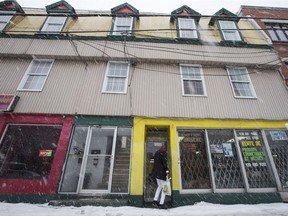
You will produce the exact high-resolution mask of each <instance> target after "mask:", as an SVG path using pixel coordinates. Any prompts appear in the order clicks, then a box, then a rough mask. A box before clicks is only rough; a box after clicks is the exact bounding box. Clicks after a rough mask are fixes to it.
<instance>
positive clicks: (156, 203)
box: [152, 200, 159, 208]
mask: <svg viewBox="0 0 288 216" xmlns="http://www.w3.org/2000/svg"><path fill="white" fill-rule="evenodd" d="M152 206H153V207H154V208H158V207H159V202H158V201H156V200H154V201H153V203H152Z"/></svg>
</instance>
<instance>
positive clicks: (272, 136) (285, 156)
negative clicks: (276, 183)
mask: <svg viewBox="0 0 288 216" xmlns="http://www.w3.org/2000/svg"><path fill="white" fill-rule="evenodd" d="M265 134H266V138H267V141H268V144H269V147H270V150H271V153H272V156H273V160H274V163H275V166H276V169H277V172H278V175H279V178H280V182H281V185H282V187H283V188H288V131H287V130H276V129H275V130H266V131H265Z"/></svg>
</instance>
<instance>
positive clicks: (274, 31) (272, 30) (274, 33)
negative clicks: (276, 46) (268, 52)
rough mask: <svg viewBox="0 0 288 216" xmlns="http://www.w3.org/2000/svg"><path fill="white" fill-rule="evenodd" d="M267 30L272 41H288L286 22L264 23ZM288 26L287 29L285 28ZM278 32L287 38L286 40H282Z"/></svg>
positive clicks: (287, 24)
mask: <svg viewBox="0 0 288 216" xmlns="http://www.w3.org/2000/svg"><path fill="white" fill-rule="evenodd" d="M264 24H265V28H266V29H267V31H268V33H269V35H270V37H271V40H272V41H284V42H287V41H288V23H286V22H285V23H284V22H264ZM276 25H278V26H279V28H276ZM284 25H285V26H286V29H285V28H284V27H283V26H284ZM278 31H280V32H281V33H282V34H283V36H284V37H286V39H285V40H282V39H281V37H280V36H279V34H278Z"/></svg>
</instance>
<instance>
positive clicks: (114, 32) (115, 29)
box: [112, 16, 134, 36]
mask: <svg viewBox="0 0 288 216" xmlns="http://www.w3.org/2000/svg"><path fill="white" fill-rule="evenodd" d="M123 17H125V18H128V17H129V18H130V19H131V21H130V28H129V30H128V31H129V32H128V33H130V34H131V33H132V30H133V22H134V18H133V17H131V16H119V17H115V20H114V23H113V32H112V35H118V36H119V35H120V36H121V35H123V34H122V32H120V31H118V30H117V28H118V25H117V22H118V21H117V19H118V18H123Z"/></svg>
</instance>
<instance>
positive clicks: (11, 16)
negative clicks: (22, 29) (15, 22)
mask: <svg viewBox="0 0 288 216" xmlns="http://www.w3.org/2000/svg"><path fill="white" fill-rule="evenodd" d="M0 13H1V14H16V12H15V11H0ZM1 17H10V19H9V20H8V21H7V22H6V21H5V22H4V21H3V20H1ZM13 17H14V15H4V16H0V23H4V26H3V28H0V31H3V30H4V29H5V28H6V27H7V25H8V23H10V21H11V19H12V18H13Z"/></svg>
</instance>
